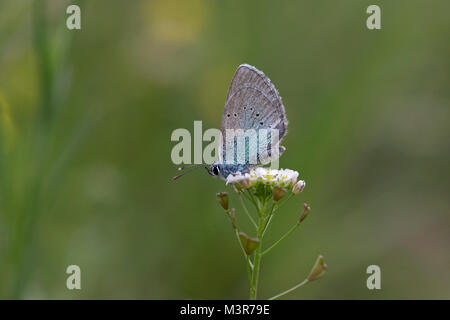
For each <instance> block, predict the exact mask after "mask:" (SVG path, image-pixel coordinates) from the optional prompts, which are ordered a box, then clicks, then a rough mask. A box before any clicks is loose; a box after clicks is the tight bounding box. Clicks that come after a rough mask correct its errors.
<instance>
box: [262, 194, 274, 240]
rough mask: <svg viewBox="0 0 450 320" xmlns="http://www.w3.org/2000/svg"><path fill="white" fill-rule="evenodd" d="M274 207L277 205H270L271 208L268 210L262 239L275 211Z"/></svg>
mask: <svg viewBox="0 0 450 320" xmlns="http://www.w3.org/2000/svg"><path fill="white" fill-rule="evenodd" d="M276 205H277V203H276V202H274V203H273V204H272V207H271V208H270V212H269V217H268V218H267V222H266V223H265V225H264V230H263V234H262V236H263V237H264V235H265V234H266V230H267V228H268V227H269V224H270V221H272V217H273V214H274V213H275V211H276V210H275V211H274V210H273V209H274V208H275V206H276Z"/></svg>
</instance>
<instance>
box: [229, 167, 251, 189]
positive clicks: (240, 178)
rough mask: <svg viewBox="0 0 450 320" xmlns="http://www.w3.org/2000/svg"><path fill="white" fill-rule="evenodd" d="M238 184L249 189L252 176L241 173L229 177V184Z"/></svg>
mask: <svg viewBox="0 0 450 320" xmlns="http://www.w3.org/2000/svg"><path fill="white" fill-rule="evenodd" d="M229 183H232V184H238V185H241V186H243V187H245V188H248V187H249V184H250V175H249V174H248V173H244V174H242V173H240V172H239V171H238V172H236V173H235V174H229V175H228V177H227V184H229Z"/></svg>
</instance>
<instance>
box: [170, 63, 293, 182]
mask: <svg viewBox="0 0 450 320" xmlns="http://www.w3.org/2000/svg"><path fill="white" fill-rule="evenodd" d="M287 124H288V121H287V117H286V112H285V110H284V106H283V103H282V101H281V97H280V95H279V94H278V91H277V89H276V88H275V86H274V85H273V84H272V83H271V81H270V79H269V78H268V77H267V76H266V75H265V74H264V73H263V72H262V71H260V70H258V69H257V68H255V67H253V66H251V65H248V64H241V65H240V66H239V67H238V68H237V70H236V72H235V73H234V76H233V79H232V81H231V85H230V88H229V89H228V94H227V98H226V102H225V108H224V111H223V115H222V124H221V128H220V131H221V133H222V137H223V139H222V143H220V147H219V155H220V157H219V161H217V162H215V163H213V164H211V165H210V166H208V167H206V169H207V171H208V173H209V174H210V175H211V176H214V177H220V178H222V179H226V178H227V177H228V175H230V174H236V173H238V172H239V173H247V172H249V171H250V169H252V168H254V167H257V166H262V165H265V164H267V163H269V162H270V161H272V160H275V159H277V158H278V157H279V156H280V155H281V154H282V153H283V152H284V150H285V148H284V147H282V146H281V145H280V144H279V143H280V142H281V139H282V138H283V137H284V136H286V134H287ZM249 130H254V131H255V132H264V131H265V132H268V134H266V135H265V136H262V137H261V136H260V135H258V137H257V140H256V142H255V140H252V141H250V139H249V137H244V140H243V141H244V146H245V148H244V149H239V148H238V147H237V145H238V144H237V141H238V140H239V138H242V136H241V137H240V136H239V135H242V132H249ZM231 132H238V134H237V135H235V136H233V137H231V134H230V133H231ZM274 133H276V135H277V137H275V134H274ZM227 135H228V136H230V139H228V140H227ZM273 137H275V138H276V139H275V141H274V140H272V138H273ZM241 140H242V139H241ZM274 148H276V151H277V152H271V151H272V150H274ZM239 151H240V152H239ZM262 151H267V152H262ZM231 154H232V156H230V155H231ZM250 154H253V155H255V157H254V158H253V161H250V159H249V158H250ZM227 155H228V157H227ZM198 166H202V165H192V166H188V167H181V168H179V170H183V169H185V168H193V167H198ZM185 173H187V172H185ZM182 175H184V174H181V175H178V176H176V177H174V179H176V178H179V177H181V176H182Z"/></svg>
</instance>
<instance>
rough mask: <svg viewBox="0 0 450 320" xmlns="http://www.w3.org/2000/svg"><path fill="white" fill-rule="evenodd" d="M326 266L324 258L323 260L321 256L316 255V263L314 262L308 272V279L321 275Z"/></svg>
mask: <svg viewBox="0 0 450 320" xmlns="http://www.w3.org/2000/svg"><path fill="white" fill-rule="evenodd" d="M327 269H328V266H327V264H326V263H325V260H323V256H322V255H320V256H318V257H317V260H316V263H315V264H314V267H313V268H312V270H311V272H310V273H309V275H308V277H307V279H308V281H313V280H316V279H318V278H320V277H321V276H323V275H324V273H325V271H327Z"/></svg>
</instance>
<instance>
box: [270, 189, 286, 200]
mask: <svg viewBox="0 0 450 320" xmlns="http://www.w3.org/2000/svg"><path fill="white" fill-rule="evenodd" d="M285 194H286V189H284V188H281V187H278V186H275V187H274V188H273V201H275V202H278V201H280V200H281V199H282V198H283V197H284V195H285Z"/></svg>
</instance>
